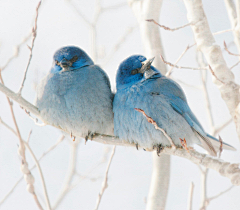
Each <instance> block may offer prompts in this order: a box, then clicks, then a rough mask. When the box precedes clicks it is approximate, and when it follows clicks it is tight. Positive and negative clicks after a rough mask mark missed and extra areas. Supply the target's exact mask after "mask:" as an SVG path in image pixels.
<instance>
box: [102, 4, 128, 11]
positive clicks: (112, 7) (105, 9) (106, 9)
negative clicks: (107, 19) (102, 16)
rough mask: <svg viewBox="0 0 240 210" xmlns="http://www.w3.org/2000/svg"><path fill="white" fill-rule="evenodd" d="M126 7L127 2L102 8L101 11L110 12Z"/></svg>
mask: <svg viewBox="0 0 240 210" xmlns="http://www.w3.org/2000/svg"><path fill="white" fill-rule="evenodd" d="M127 5H128V4H127V2H121V3H118V4H115V5H112V6H108V7H103V8H102V10H103V11H108V10H112V9H119V8H121V7H125V6H127Z"/></svg>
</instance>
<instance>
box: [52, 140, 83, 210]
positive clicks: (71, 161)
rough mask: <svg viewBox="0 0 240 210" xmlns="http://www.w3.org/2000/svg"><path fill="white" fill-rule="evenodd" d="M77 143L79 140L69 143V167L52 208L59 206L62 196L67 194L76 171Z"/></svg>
mask: <svg viewBox="0 0 240 210" xmlns="http://www.w3.org/2000/svg"><path fill="white" fill-rule="evenodd" d="M78 145H79V142H74V143H71V145H70V147H71V148H70V149H71V150H70V158H69V168H68V171H67V175H66V178H65V181H64V184H63V186H62V188H61V191H60V193H59V194H58V197H57V199H56V201H55V204H54V205H53V208H52V209H56V208H57V207H58V206H59V204H60V203H61V202H62V201H63V199H64V197H65V196H66V195H67V193H68V192H69V190H70V186H71V182H72V180H73V177H74V175H75V173H76V162H77V153H78V150H77V148H78Z"/></svg>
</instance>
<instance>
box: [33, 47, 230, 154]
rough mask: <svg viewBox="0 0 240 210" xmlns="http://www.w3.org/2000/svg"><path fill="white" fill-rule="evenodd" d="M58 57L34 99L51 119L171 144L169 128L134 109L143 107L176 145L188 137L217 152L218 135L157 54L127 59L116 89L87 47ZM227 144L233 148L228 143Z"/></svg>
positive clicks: (85, 130)
mask: <svg viewBox="0 0 240 210" xmlns="http://www.w3.org/2000/svg"><path fill="white" fill-rule="evenodd" d="M53 60H54V61H53V66H52V68H51V70H50V72H49V74H48V75H47V76H46V77H45V78H43V79H42V81H41V83H40V84H39V85H38V88H37V98H36V101H35V104H36V106H37V107H38V109H39V110H40V113H41V117H42V118H41V119H42V121H43V122H45V123H46V124H50V125H52V126H55V127H57V128H59V129H61V130H63V131H65V132H67V133H69V134H70V133H71V135H73V136H76V137H83V138H85V139H88V138H90V137H91V136H93V135H94V134H96V133H99V134H106V135H115V136H117V137H119V138H120V139H123V140H126V141H129V142H130V143H135V144H136V145H138V146H140V147H143V148H145V149H152V148H153V147H159V148H160V147H164V146H170V142H169V140H168V139H167V138H166V137H165V136H164V134H163V133H162V132H161V131H160V130H156V129H155V127H154V126H153V125H152V124H151V123H149V122H148V121H147V119H146V117H145V116H143V114H142V113H139V112H138V111H136V110H135V108H139V109H142V110H144V112H145V113H146V114H147V115H148V116H149V117H151V118H152V119H153V120H154V121H155V122H156V123H157V125H158V127H160V128H162V129H164V130H165V132H166V133H167V134H168V135H169V136H170V137H171V139H172V140H173V142H174V144H175V145H176V146H181V142H180V138H181V139H184V138H185V139H186V142H187V145H188V146H190V145H192V144H193V143H195V144H198V145H200V146H202V147H203V148H204V149H205V150H207V151H208V153H209V154H211V155H213V156H216V154H217V151H218V150H219V148H220V143H219V141H218V140H217V139H216V138H214V137H212V136H210V135H209V134H207V133H206V132H205V131H204V129H203V127H202V126H201V124H200V123H199V121H198V120H197V118H196V117H195V115H194V114H193V113H192V111H191V109H190V108H189V106H188V103H187V99H186V96H185V94H184V92H183V90H182V89H181V87H180V86H179V85H178V84H177V83H176V82H174V81H173V80H171V79H169V78H166V77H165V76H163V75H162V74H161V73H160V71H159V70H157V69H156V68H155V67H154V66H152V65H151V63H152V61H153V59H149V60H146V58H145V57H144V56H141V55H133V56H130V57H128V58H127V59H125V60H124V61H123V62H122V63H121V64H120V66H119V68H118V71H117V77H116V83H117V92H116V94H115V95H114V94H113V93H112V92H111V86H110V82H109V78H108V76H107V75H106V73H105V72H104V71H103V70H102V69H101V68H100V67H99V66H97V65H94V63H93V61H92V60H91V58H90V57H89V56H88V55H87V54H86V53H85V52H84V51H83V50H82V49H80V48H78V47H75V46H67V47H63V48H61V49H59V50H58V51H57V52H56V53H55V54H54V57H53ZM113 121H114V126H113ZM223 148H224V149H231V150H234V148H233V147H231V146H230V145H228V144H225V143H224V144H223Z"/></svg>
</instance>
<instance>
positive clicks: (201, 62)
mask: <svg viewBox="0 0 240 210" xmlns="http://www.w3.org/2000/svg"><path fill="white" fill-rule="evenodd" d="M197 62H198V65H199V66H200V67H204V66H206V63H205V61H204V58H203V53H202V52H199V51H198V52H197ZM200 73H201V75H202V89H203V93H204V96H205V102H206V109H207V114H208V119H209V123H210V126H211V133H212V132H213V130H214V121H213V115H212V107H211V103H210V97H209V93H208V90H207V72H206V71H201V72H200Z"/></svg>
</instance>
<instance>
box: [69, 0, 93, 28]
mask: <svg viewBox="0 0 240 210" xmlns="http://www.w3.org/2000/svg"><path fill="white" fill-rule="evenodd" d="M67 2H68V3H69V5H70V6H71V7H72V9H73V10H74V11H75V12H76V13H77V14H78V15H79V16H80V17H81V18H82V19H83V21H84V22H85V23H86V24H87V25H88V26H91V24H92V23H91V22H90V21H89V20H88V19H87V18H86V17H85V16H84V15H83V13H82V12H81V11H80V10H79V9H78V8H77V6H76V5H75V4H74V3H73V1H72V0H67Z"/></svg>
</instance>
